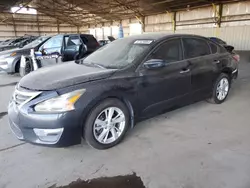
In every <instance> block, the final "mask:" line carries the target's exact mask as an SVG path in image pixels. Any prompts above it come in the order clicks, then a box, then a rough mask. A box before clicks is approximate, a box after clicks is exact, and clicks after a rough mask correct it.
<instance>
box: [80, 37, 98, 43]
mask: <svg viewBox="0 0 250 188" xmlns="http://www.w3.org/2000/svg"><path fill="white" fill-rule="evenodd" d="M81 39H82V40H83V42H84V43H85V44H87V43H92V44H93V43H94V44H96V43H97V41H96V39H95V38H94V37H93V36H92V35H81Z"/></svg>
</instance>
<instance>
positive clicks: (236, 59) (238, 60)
mask: <svg viewBox="0 0 250 188" xmlns="http://www.w3.org/2000/svg"><path fill="white" fill-rule="evenodd" d="M233 58H234V60H235V61H236V62H238V63H239V62H240V56H239V55H238V54H234V55H233Z"/></svg>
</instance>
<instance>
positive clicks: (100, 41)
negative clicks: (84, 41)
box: [98, 36, 115, 46]
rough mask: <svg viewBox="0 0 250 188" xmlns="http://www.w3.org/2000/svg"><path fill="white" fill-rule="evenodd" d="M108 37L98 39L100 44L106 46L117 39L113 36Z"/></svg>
mask: <svg viewBox="0 0 250 188" xmlns="http://www.w3.org/2000/svg"><path fill="white" fill-rule="evenodd" d="M107 38H108V40H98V43H99V44H100V46H105V45H107V44H109V43H110V42H112V41H114V40H115V38H114V37H112V36H108V37H107Z"/></svg>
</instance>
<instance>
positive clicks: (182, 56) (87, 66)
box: [8, 33, 238, 149]
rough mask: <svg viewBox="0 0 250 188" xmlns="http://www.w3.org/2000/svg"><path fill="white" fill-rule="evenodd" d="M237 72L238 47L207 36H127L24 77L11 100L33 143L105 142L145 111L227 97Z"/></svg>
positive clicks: (23, 135)
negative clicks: (235, 50)
mask: <svg viewBox="0 0 250 188" xmlns="http://www.w3.org/2000/svg"><path fill="white" fill-rule="evenodd" d="M62 40H63V41H67V40H65V39H62ZM68 40H70V38H69V39H68ZM47 42H48V41H47ZM47 42H46V43H47ZM46 43H45V44H46ZM66 43H67V42H66ZM53 44H54V43H53ZM74 46H75V43H74ZM59 48H60V47H59ZM65 49H67V46H66V48H65ZM74 49H75V48H74ZM45 51H46V52H50V51H49V50H45ZM66 51H67V50H66ZM237 76H238V62H237V61H236V60H235V59H234V57H233V54H232V53H229V52H228V51H227V50H226V49H225V48H224V47H223V46H221V45H219V44H218V43H216V42H213V41H212V40H210V39H208V38H205V37H201V36H194V35H166V34H159V33H154V34H145V35H139V36H130V37H126V38H123V39H118V40H115V41H113V42H112V43H110V44H108V45H105V46H103V47H102V48H99V49H98V50H96V51H95V52H94V53H91V54H90V55H88V56H87V57H85V58H82V59H80V60H77V61H76V62H75V61H71V62H68V63H64V64H60V65H57V66H51V67H46V68H42V69H39V70H37V71H34V72H32V73H30V74H28V75H26V76H25V77H23V78H22V79H21V80H20V82H19V83H18V85H17V86H16V88H15V91H14V93H13V97H12V99H11V101H10V103H9V107H8V114H9V122H10V127H11V129H12V131H13V133H14V134H15V135H16V137H17V138H18V139H20V140H25V141H27V142H31V143H35V144H42V145H55V146H66V145H72V144H77V143H80V142H81V139H82V138H84V139H85V140H86V141H87V143H88V144H89V145H91V146H92V147H94V148H97V149H107V148H110V147H113V146H115V145H116V144H118V143H119V142H120V141H121V140H122V139H123V138H124V136H125V134H126V132H127V131H128V130H129V129H130V128H133V127H134V125H135V123H136V122H138V121H140V120H142V119H144V118H148V117H152V116H154V115H156V114H158V113H161V112H163V111H165V110H168V109H172V108H173V107H178V106H183V105H185V104H189V103H192V102H195V101H199V100H203V99H207V100H209V101H210V102H212V103H216V104H220V103H222V102H224V101H225V100H226V98H227V96H228V93H229V91H230V87H231V84H232V80H233V79H236V78H237Z"/></svg>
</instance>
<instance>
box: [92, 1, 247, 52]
mask: <svg viewBox="0 0 250 188" xmlns="http://www.w3.org/2000/svg"><path fill="white" fill-rule="evenodd" d="M215 8H216V9H215ZM218 9H219V7H218V6H216V7H214V6H212V5H211V6H210V7H204V8H198V9H193V10H192V9H191V10H190V11H180V12H177V13H176V30H175V31H174V30H173V13H165V14H158V15H152V16H146V17H145V33H149V32H165V33H166V34H170V33H183V34H196V35H202V36H206V37H211V36H216V37H219V38H221V39H223V40H225V41H227V42H228V44H231V45H233V46H234V47H235V49H237V50H250V2H249V1H248V2H247V1H244V2H239V3H230V4H225V5H223V12H222V24H221V27H220V28H218V27H217V25H216V24H215V15H216V12H218ZM121 23H122V24H123V28H124V33H125V36H127V35H131V34H134V33H135V32H136V31H132V32H131V30H130V32H129V33H128V29H127V28H129V27H130V24H131V23H139V21H138V20H136V19H132V20H131V19H130V20H123V21H122V22H121ZM116 24H117V25H119V23H116ZM91 27H93V26H91ZM93 28H94V27H93ZM104 37H105V36H104Z"/></svg>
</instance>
